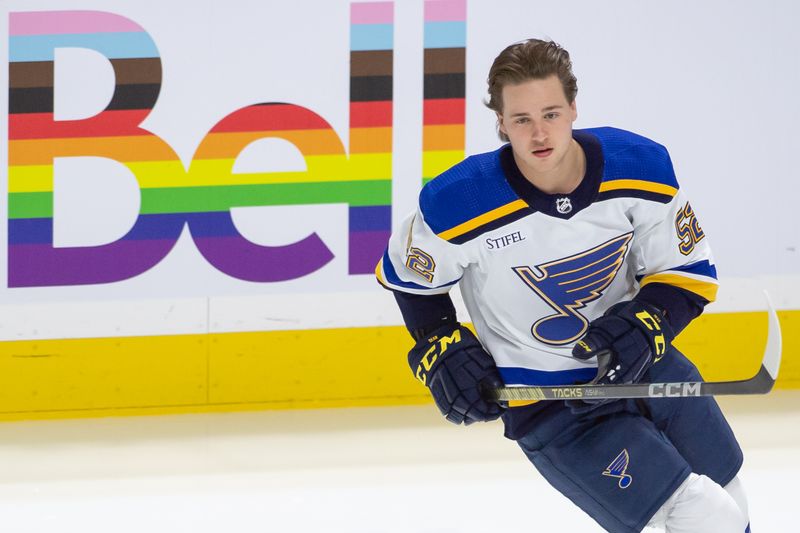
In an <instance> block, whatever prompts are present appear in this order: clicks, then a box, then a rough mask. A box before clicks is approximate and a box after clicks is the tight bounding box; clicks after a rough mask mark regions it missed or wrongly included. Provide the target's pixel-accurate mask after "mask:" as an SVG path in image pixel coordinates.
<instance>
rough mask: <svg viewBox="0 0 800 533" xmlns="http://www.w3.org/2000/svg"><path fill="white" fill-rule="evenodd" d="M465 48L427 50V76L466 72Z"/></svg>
mask: <svg viewBox="0 0 800 533" xmlns="http://www.w3.org/2000/svg"><path fill="white" fill-rule="evenodd" d="M466 56H467V54H466V49H465V48H426V49H425V74H456V73H462V72H465V71H466V61H467V57H466Z"/></svg>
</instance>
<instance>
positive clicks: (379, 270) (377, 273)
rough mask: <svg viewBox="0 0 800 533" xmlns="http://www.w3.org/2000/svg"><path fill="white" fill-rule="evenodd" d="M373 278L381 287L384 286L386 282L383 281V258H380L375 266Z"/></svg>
mask: <svg viewBox="0 0 800 533" xmlns="http://www.w3.org/2000/svg"><path fill="white" fill-rule="evenodd" d="M375 277H376V278H378V282H379V283H380V284H381V285H384V286H385V285H386V281H385V280H384V279H383V257H381V260H380V261H378V264H377V266H375Z"/></svg>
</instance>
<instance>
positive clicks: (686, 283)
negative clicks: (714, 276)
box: [639, 274, 719, 302]
mask: <svg viewBox="0 0 800 533" xmlns="http://www.w3.org/2000/svg"><path fill="white" fill-rule="evenodd" d="M650 283H664V284H666V285H673V286H675V287H680V288H681V289H686V290H687V291H689V292H693V293H695V294H698V295H700V296H702V297H703V298H705V299H706V300H708V301H709V302H713V301H714V300H716V299H717V290H718V289H719V286H718V285H717V284H716V283H711V282H708V281H700V280H696V279H694V278H689V277H686V276H680V275H678V274H653V275H652V276H646V277H644V278H642V281H640V282H639V286H640V287H644V286H645V285H648V284H650Z"/></svg>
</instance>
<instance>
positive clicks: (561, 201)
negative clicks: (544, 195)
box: [556, 198, 572, 215]
mask: <svg viewBox="0 0 800 533" xmlns="http://www.w3.org/2000/svg"><path fill="white" fill-rule="evenodd" d="M556 211H558V212H559V213H561V214H562V215H566V214H567V213H569V212H570V211H572V202H571V201H570V199H569V198H558V199H557V200H556Z"/></svg>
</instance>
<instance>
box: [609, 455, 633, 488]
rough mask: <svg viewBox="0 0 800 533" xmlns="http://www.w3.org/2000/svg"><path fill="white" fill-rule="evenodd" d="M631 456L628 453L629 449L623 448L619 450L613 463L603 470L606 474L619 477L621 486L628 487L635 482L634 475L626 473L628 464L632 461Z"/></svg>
mask: <svg viewBox="0 0 800 533" xmlns="http://www.w3.org/2000/svg"><path fill="white" fill-rule="evenodd" d="M630 461H631V458H630V456H629V455H628V450H622V451H621V452H619V455H617V456H616V457H615V458H614V460H613V461H611V464H610V465H608V466H607V467H606V469H605V471H604V472H603V475H604V476H609V477H615V478H618V479H619V483H618V485H619V488H621V489H627V488H628V487H630V486H631V483H633V477H631V475H630V474H626V473H625V471H626V470H628V464H629V463H630Z"/></svg>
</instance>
